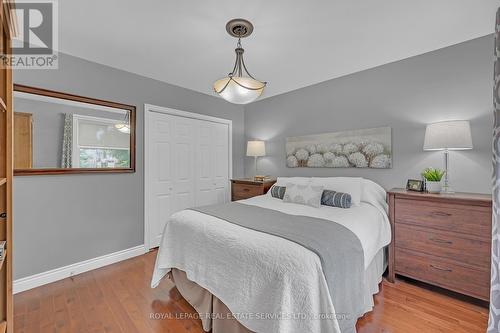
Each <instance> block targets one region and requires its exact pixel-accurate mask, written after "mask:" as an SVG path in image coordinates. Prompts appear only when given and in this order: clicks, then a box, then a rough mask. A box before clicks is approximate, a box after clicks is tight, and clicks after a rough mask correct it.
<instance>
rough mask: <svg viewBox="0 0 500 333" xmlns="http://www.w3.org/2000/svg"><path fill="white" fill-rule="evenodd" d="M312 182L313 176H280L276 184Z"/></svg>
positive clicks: (304, 183) (305, 183)
mask: <svg viewBox="0 0 500 333" xmlns="http://www.w3.org/2000/svg"><path fill="white" fill-rule="evenodd" d="M310 182H311V177H278V178H276V185H278V186H286V184H288V183H293V184H301V185H307V184H309V183H310Z"/></svg>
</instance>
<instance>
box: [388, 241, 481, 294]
mask: <svg viewBox="0 0 500 333" xmlns="http://www.w3.org/2000/svg"><path fill="white" fill-rule="evenodd" d="M395 264H396V267H395V268H396V273H398V274H399V273H401V274H403V275H405V276H408V277H412V278H415V279H418V280H421V281H424V282H428V283H431V284H435V285H437V286H440V287H444V288H448V289H451V290H454V291H457V292H460V293H464V294H467V295H470V296H473V297H477V298H480V299H483V300H488V299H489V292H490V271H489V270H486V269H475V268H472V267H470V266H462V265H458V264H456V263H454V262H452V261H451V260H448V259H444V258H438V257H435V256H430V255H425V254H420V253H419V254H417V253H415V252H410V251H407V250H404V249H400V248H397V247H396V262H395Z"/></svg>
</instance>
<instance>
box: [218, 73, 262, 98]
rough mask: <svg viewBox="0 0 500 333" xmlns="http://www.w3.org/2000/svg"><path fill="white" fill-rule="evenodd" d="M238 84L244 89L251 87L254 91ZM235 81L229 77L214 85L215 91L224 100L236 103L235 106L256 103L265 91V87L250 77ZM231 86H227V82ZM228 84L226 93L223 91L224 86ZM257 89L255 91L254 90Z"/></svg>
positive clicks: (238, 78)
mask: <svg viewBox="0 0 500 333" xmlns="http://www.w3.org/2000/svg"><path fill="white" fill-rule="evenodd" d="M233 80H234V81H236V82H238V83H239V84H241V85H242V86H244V87H249V88H252V89H246V88H244V87H242V86H240V85H239V84H238V83H236V82H234V81H233ZM233 80H231V79H230V78H229V77H225V78H223V79H220V80H217V81H215V83H214V90H215V92H217V93H218V94H219V95H220V96H221V97H222V98H224V99H225V100H226V101H228V102H231V103H234V104H248V103H250V102H253V101H255V100H256V99H257V98H259V97H260V95H261V94H262V92H263V91H264V87H265V85H264V84H263V83H262V82H260V81H257V80H254V79H252V78H250V77H234V76H233ZM228 81H230V82H229V84H227V82H228ZM226 84H227V87H226V89H224V91H222V92H219V91H221V90H222V89H223V88H224V86H225V85H226ZM254 89H255V90H254Z"/></svg>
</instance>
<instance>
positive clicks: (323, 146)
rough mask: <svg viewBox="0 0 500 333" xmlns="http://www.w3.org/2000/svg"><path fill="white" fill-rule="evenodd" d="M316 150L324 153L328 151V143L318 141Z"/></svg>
mask: <svg viewBox="0 0 500 333" xmlns="http://www.w3.org/2000/svg"><path fill="white" fill-rule="evenodd" d="M316 152H317V153H320V154H324V153H326V152H328V145H327V144H325V143H318V144H317V145H316Z"/></svg>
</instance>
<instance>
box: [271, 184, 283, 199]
mask: <svg viewBox="0 0 500 333" xmlns="http://www.w3.org/2000/svg"><path fill="white" fill-rule="evenodd" d="M285 191H286V187H285V186H278V185H273V187H272V188H271V196H272V197H273V198H278V199H283V196H284V195H285Z"/></svg>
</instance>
